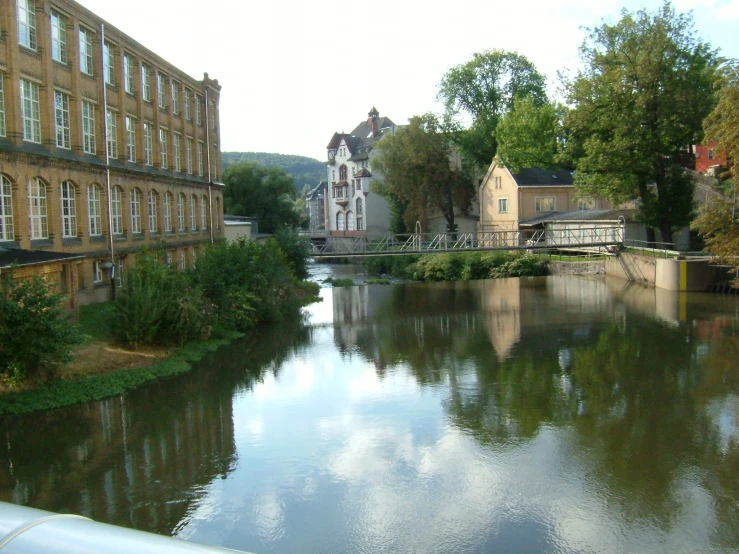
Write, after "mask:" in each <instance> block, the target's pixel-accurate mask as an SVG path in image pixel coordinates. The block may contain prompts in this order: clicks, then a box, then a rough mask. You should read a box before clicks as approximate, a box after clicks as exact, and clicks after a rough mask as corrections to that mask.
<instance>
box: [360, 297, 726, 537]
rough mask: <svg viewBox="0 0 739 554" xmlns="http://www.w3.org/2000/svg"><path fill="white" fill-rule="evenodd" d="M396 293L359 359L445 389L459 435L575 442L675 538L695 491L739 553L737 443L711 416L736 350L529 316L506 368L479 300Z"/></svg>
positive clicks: (622, 494)
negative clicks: (556, 433)
mask: <svg viewBox="0 0 739 554" xmlns="http://www.w3.org/2000/svg"><path fill="white" fill-rule="evenodd" d="M398 290H399V292H398V293H397V294H398V296H397V297H396V298H395V299H394V302H393V303H392V304H391V305H390V306H389V307H388V308H387V312H388V316H387V317H377V316H378V314H374V317H372V318H369V319H368V320H366V321H362V322H355V327H356V328H355V329H354V333H355V337H356V343H355V346H356V348H357V350H358V351H359V352H361V353H362V355H364V356H365V357H366V358H367V359H368V360H370V361H373V362H374V363H375V367H376V370H377V373H378V375H380V376H381V377H382V376H384V375H385V373H386V372H387V371H391V370H397V369H398V368H401V367H402V368H403V369H404V370H405V371H408V372H410V373H411V374H412V375H413V376H414V377H415V378H416V380H417V382H418V383H419V384H422V385H432V384H438V383H448V386H449V396H448V398H447V400H446V401H445V403H444V406H445V409H446V410H447V412H448V414H449V421H450V422H451V423H452V424H453V425H455V426H457V427H458V428H459V429H460V430H462V431H463V432H464V433H466V434H469V435H471V436H474V437H475V438H476V439H477V440H478V441H479V442H481V443H483V444H487V445H490V446H491V447H493V448H498V447H500V446H504V445H505V444H507V443H508V442H509V441H519V440H521V439H530V438H533V437H535V436H536V435H537V434H538V433H539V431H540V430H541V429H542V428H543V427H545V426H555V427H560V428H571V429H573V430H574V431H575V435H574V440H572V441H566V442H564V443H562V444H563V446H564V447H567V445H569V449H570V451H571V455H572V456H573V457H575V458H576V459H580V460H582V462H583V463H584V464H585V467H586V468H587V470H586V471H587V472H588V473H589V474H590V475H592V476H594V478H595V483H596V485H595V486H596V487H604V486H605V487H606V488H607V490H608V492H607V493H605V494H604V495H602V496H603V498H606V499H607V501H608V502H609V503H612V504H613V505H614V507H615V509H617V510H618V511H619V512H620V513H622V514H623V516H624V517H625V518H626V520H627V521H636V520H641V521H645V520H649V521H653V522H654V524H655V525H657V526H658V527H661V528H663V529H665V530H666V529H670V528H673V527H674V525H675V523H676V521H677V519H678V517H680V516H681V515H682V514H683V510H684V507H685V502H686V497H685V490H686V487H687V488H688V489H690V487H691V486H693V485H696V484H697V485H699V486H700V487H702V488H703V489H704V490H705V491H707V492H708V493H709V494H710V495H711V497H712V499H713V501H714V503H715V505H716V510H717V517H718V518H719V520H720V521H721V522H722V523H724V525H722V526H721V528H722V533H723V534H724V536H722V537H720V540H721V542H724V543H725V544H736V542H737V541H739V514H738V513H737V510H738V509H737V500H738V499H739V484H738V481H737V479H736V475H739V448H738V447H737V443H736V441H735V440H732V441H730V442H729V443H728V445H723V446H722V439H721V436H720V433H719V432H718V429H717V425H716V421H715V418H712V417H710V415H709V413H708V411H707V410H706V409H705V407H706V405H707V404H709V403H710V402H711V401H712V400H714V399H716V398H719V397H723V396H725V395H727V394H728V393H730V392H734V393H739V364H738V363H737V362H736V360H738V359H739V339H737V338H736V336H733V337H723V338H721V340H720V341H718V342H716V341H714V343H713V344H712V345H710V347H708V348H709V354H707V355H704V356H701V355H700V352H701V350H702V349H705V348H706V346H705V345H699V344H698V341H697V340H696V338H695V336H694V334H695V333H694V330H693V329H691V328H687V327H670V326H667V325H664V324H660V323H657V322H655V321H652V320H649V319H646V318H644V317H642V316H639V315H637V314H634V313H628V312H627V313H623V312H621V316H620V318H619V321H618V324H610V325H608V324H603V323H595V324H591V325H588V324H586V323H584V321H582V320H581V321H580V322H578V323H577V324H576V325H571V326H569V327H568V326H567V325H563V324H558V325H554V326H552V327H551V328H546V327H545V326H541V325H539V326H536V325H533V324H532V323H531V321H530V320H527V317H526V314H525V313H524V315H523V318H522V321H523V324H522V326H521V335H520V339H519V342H518V344H517V345H516V346H514V347H513V349H512V350H511V352H510V354H511V355H510V356H509V357H507V358H503V359H502V360H500V359H499V357H498V356H497V355H496V351H495V348H494V347H493V345H492V343H491V336H490V333H489V329H488V328H487V327H486V325H485V323H486V319H485V318H486V315H485V313H484V312H481V311H480V309H479V303H478V298H477V297H476V293H475V292H474V289H467V290H460V291H451V292H450V291H449V290H432V291H430V292H431V295H430V296H431V298H428V297H427V298H426V299H425V300H424V299H423V298H420V296H417V294H416V291H414V290H412V289H411V290H409V288H408V287H404V288H399V289H398ZM435 293H436V294H435ZM450 295H451V297H452V298H454V301H450V300H449V298H450ZM434 296H436V297H435V298H434ZM447 306H448V307H449V309H448V310H447V309H445V308H446V307H447ZM541 308H542V309H543V310H545V309H549V310H557V309H558V308H557V304H556V302H555V303H550V304H548V305H546V303H545V305H542V306H541ZM393 312H394V313H395V316H394V318H393V317H390V314H392V313H393ZM736 414H737V412H734V415H735V416H736ZM735 425H736V426H739V421H737V422H735ZM561 437H562V440H565V439H564V435H561ZM724 442H726V441H724ZM693 475H699V476H700V477H699V480H698V481H696V478H695V477H693ZM598 492H599V493H600V492H601V491H598ZM734 530H735V531H734Z"/></svg>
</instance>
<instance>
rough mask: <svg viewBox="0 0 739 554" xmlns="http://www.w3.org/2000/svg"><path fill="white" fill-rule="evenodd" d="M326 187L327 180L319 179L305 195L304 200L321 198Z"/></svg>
mask: <svg viewBox="0 0 739 554" xmlns="http://www.w3.org/2000/svg"><path fill="white" fill-rule="evenodd" d="M327 188H328V181H321V182H320V183H318V184H317V185H316V186H315V187H313V188H312V189H311V190H309V191H308V194H306V195H305V199H306V200H313V199H320V198H323V193H324V191H325V190H326V189H327Z"/></svg>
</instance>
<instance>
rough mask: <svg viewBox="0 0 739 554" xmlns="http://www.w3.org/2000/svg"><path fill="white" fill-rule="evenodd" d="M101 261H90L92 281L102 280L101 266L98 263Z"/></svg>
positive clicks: (99, 281) (98, 281)
mask: <svg viewBox="0 0 739 554" xmlns="http://www.w3.org/2000/svg"><path fill="white" fill-rule="evenodd" d="M102 263H103V262H92V282H93V283H102V282H103V268H101V267H100V264H102Z"/></svg>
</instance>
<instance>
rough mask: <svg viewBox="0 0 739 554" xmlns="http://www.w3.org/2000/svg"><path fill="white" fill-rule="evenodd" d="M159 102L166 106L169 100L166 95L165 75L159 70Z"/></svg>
mask: <svg viewBox="0 0 739 554" xmlns="http://www.w3.org/2000/svg"><path fill="white" fill-rule="evenodd" d="M157 103H158V104H159V107H160V108H166V107H167V102H166V100H165V95H164V75H163V74H162V73H159V72H157Z"/></svg>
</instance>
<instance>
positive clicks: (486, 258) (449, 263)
mask: <svg viewBox="0 0 739 554" xmlns="http://www.w3.org/2000/svg"><path fill="white" fill-rule="evenodd" d="M548 263H549V262H548V260H547V259H546V258H544V257H542V256H537V255H532V254H519V253H515V252H491V253H479V252H470V253H461V254H460V253H452V254H449V253H444V254H430V255H427V256H423V257H421V258H420V259H419V260H418V261H417V262H416V263H414V264H412V265H410V266H409V267H408V268H407V270H406V275H407V276H408V278H410V279H415V280H418V281H429V282H435V281H459V280H463V281H467V280H470V279H489V278H493V279H495V278H504V277H525V276H537V275H547V274H548Z"/></svg>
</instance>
